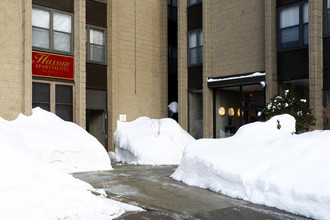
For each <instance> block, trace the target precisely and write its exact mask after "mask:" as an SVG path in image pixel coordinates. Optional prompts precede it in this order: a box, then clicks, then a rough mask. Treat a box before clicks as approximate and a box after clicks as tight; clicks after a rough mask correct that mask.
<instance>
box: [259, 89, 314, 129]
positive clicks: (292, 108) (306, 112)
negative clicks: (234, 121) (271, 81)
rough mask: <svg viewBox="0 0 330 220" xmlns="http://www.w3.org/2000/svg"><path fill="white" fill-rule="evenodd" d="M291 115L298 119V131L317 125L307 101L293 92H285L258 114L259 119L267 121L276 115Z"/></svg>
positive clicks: (271, 100)
mask: <svg viewBox="0 0 330 220" xmlns="http://www.w3.org/2000/svg"><path fill="white" fill-rule="evenodd" d="M285 113H286V114H290V115H292V116H293V117H294V118H295V119H296V131H297V132H298V133H299V132H302V131H306V130H310V128H311V126H312V125H314V124H315V117H314V115H313V114H312V110H311V109H310V108H309V106H308V103H307V100H306V99H301V98H299V96H298V95H297V94H295V93H294V92H293V90H285V91H283V92H282V93H281V94H280V95H279V96H275V97H274V98H272V99H270V102H269V103H267V104H266V107H265V108H264V109H263V110H262V111H261V112H259V113H258V116H259V119H260V120H262V121H266V120H268V119H270V118H271V117H273V116H275V115H280V114H285Z"/></svg>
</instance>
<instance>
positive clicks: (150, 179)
mask: <svg viewBox="0 0 330 220" xmlns="http://www.w3.org/2000/svg"><path fill="white" fill-rule="evenodd" d="M113 168H114V170H112V171H99V172H86V173H76V174H74V176H75V177H76V178H79V179H81V180H84V181H86V182H88V183H90V184H91V185H92V186H93V187H94V188H98V189H104V190H105V191H106V192H107V194H108V197H109V198H111V199H115V200H118V201H122V202H126V203H130V204H133V205H137V206H139V207H142V208H144V209H145V210H147V211H146V212H140V213H127V214H125V215H124V216H121V217H120V218H119V219H233V220H236V219H249V220H251V219H262V220H264V219H274V220H275V219H276V220H277V219H281V220H284V219H285V220H287V219H299V220H300V219H301V220H303V219H306V218H304V217H300V216H296V215H293V214H290V213H287V212H283V211H281V210H278V209H274V208H270V207H266V206H260V205H255V204H251V203H249V202H246V201H243V200H238V199H233V198H230V197H227V196H224V195H221V194H219V193H214V192H211V191H209V190H205V189H200V188H197V187H192V186H188V185H186V184H184V183H181V182H178V181H175V180H173V179H171V178H170V177H169V176H170V175H171V174H172V173H173V172H174V170H175V169H176V166H156V167H153V166H133V165H120V164H113Z"/></svg>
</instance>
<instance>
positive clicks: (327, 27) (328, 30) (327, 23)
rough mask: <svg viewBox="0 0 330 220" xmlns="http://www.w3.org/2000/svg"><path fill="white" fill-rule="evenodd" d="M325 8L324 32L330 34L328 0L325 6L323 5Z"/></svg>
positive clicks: (329, 4) (329, 2)
mask: <svg viewBox="0 0 330 220" xmlns="http://www.w3.org/2000/svg"><path fill="white" fill-rule="evenodd" d="M325 10H326V15H325V17H326V19H325V21H326V25H325V28H326V30H325V34H330V0H326V6H325Z"/></svg>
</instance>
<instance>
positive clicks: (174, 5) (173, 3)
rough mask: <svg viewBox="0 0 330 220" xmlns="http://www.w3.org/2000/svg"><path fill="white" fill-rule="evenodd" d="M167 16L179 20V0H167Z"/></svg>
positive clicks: (172, 19)
mask: <svg viewBox="0 0 330 220" xmlns="http://www.w3.org/2000/svg"><path fill="white" fill-rule="evenodd" d="M167 18H168V19H169V20H170V21H177V20H178V1H177V0H168V1H167Z"/></svg>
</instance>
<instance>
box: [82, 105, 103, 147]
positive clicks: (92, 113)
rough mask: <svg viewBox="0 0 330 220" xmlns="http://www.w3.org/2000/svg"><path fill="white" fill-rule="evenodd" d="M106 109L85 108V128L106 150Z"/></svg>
mask: <svg viewBox="0 0 330 220" xmlns="http://www.w3.org/2000/svg"><path fill="white" fill-rule="evenodd" d="M107 121H108V120H107V111H106V110H93V109H87V110H86V130H87V132H89V133H90V134H91V135H93V136H94V137H95V138H96V139H97V140H98V141H99V142H100V143H101V144H102V145H103V146H104V148H105V149H106V150H107V151H108V132H107V131H108V127H107Z"/></svg>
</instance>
